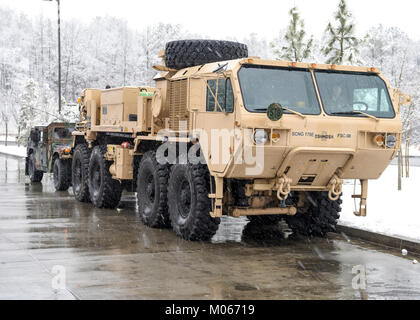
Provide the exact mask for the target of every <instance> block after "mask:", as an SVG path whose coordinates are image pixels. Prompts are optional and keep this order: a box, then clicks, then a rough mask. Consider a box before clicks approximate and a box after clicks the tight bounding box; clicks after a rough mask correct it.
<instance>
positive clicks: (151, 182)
mask: <svg viewBox="0 0 420 320" xmlns="http://www.w3.org/2000/svg"><path fill="white" fill-rule="evenodd" d="M169 170H170V167H169V165H167V164H159V162H158V161H157V159H156V152H154V151H148V152H146V153H145V154H144V155H143V157H142V159H141V162H140V164H139V168H138V174H137V203H138V206H139V213H140V217H141V218H142V220H143V222H144V224H145V225H147V226H149V227H152V228H166V227H170V226H171V222H170V220H169V213H168V180H169Z"/></svg>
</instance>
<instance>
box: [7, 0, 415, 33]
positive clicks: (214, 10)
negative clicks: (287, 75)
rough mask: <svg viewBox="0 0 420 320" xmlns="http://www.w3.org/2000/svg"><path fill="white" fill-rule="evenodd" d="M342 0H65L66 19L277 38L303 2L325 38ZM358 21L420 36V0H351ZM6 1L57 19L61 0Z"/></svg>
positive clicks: (313, 27)
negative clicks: (99, 19)
mask: <svg viewBox="0 0 420 320" xmlns="http://www.w3.org/2000/svg"><path fill="white" fill-rule="evenodd" d="M338 2H339V0H318V1H317V0H254V1H236V0H206V1H204V0H195V1H194V0H156V1H153V0H152V1H151V0H148V1H141V0H114V1H111V0H61V11H62V18H63V19H71V18H80V19H82V20H83V21H86V22H89V21H90V20H91V19H92V18H93V17H95V16H104V15H110V16H116V17H123V18H126V19H127V20H128V22H129V24H130V26H132V27H133V28H135V29H139V30H141V29H143V28H144V27H145V26H146V25H149V24H153V23H157V22H167V23H179V24H182V25H183V26H184V27H185V29H186V30H188V31H190V32H192V33H198V34H202V35H209V36H211V37H213V38H226V37H236V38H239V39H240V38H242V37H245V36H247V35H249V34H250V33H252V32H255V33H257V34H259V35H260V37H262V38H265V39H271V38H273V37H275V36H276V35H277V33H278V31H279V30H280V29H282V28H285V27H286V26H287V23H288V20H289V17H288V11H289V9H290V8H291V7H292V6H293V5H297V6H298V8H299V9H300V11H301V15H302V17H303V18H304V19H305V23H306V29H307V31H308V33H311V34H314V35H315V36H317V37H320V36H321V35H322V33H323V31H324V30H325V27H326V25H327V23H328V21H329V20H330V19H331V18H332V17H333V13H334V12H335V11H336V9H337V4H338ZM347 3H348V6H349V8H350V10H351V11H352V12H353V15H354V18H355V19H356V22H357V33H358V34H359V35H361V34H364V33H365V32H366V31H367V30H368V29H369V28H370V27H371V26H375V25H378V24H380V23H382V24H383V25H385V26H397V27H399V28H401V29H402V30H403V31H405V32H407V33H408V34H409V36H410V37H412V38H413V39H416V40H419V39H420V18H419V17H420V1H419V0H348V1H347ZM0 4H2V5H6V6H9V7H11V8H16V9H18V10H21V11H24V12H25V13H26V14H28V15H30V16H36V15H37V14H40V13H42V14H43V15H44V16H46V17H51V18H54V19H55V17H56V10H57V9H56V4H55V1H54V3H53V2H47V1H45V0H0Z"/></svg>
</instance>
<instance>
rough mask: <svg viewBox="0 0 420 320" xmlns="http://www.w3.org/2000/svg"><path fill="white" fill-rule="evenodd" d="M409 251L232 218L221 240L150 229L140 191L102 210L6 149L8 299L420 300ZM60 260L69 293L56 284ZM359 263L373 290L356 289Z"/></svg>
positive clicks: (0, 236) (1, 174)
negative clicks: (34, 177)
mask: <svg viewBox="0 0 420 320" xmlns="http://www.w3.org/2000/svg"><path fill="white" fill-rule="evenodd" d="M408 258H409V257H408ZM408 258H403V257H400V256H399V253H398V252H395V251H387V250H385V249H383V248H380V247H376V246H373V245H369V244H366V243H362V242H359V241H354V240H350V239H349V240H347V239H346V238H345V237H343V236H341V235H331V236H330V237H329V238H328V239H306V238H304V239H302V238H295V237H293V235H291V236H290V232H289V230H287V227H285V226H281V225H280V226H275V227H263V228H261V227H259V226H256V225H253V224H250V223H248V220H247V219H245V218H242V219H234V218H226V219H223V221H222V224H221V226H220V228H219V231H218V233H217V234H216V235H215V236H214V238H213V239H212V242H211V243H195V242H187V241H183V240H181V239H179V238H177V237H176V236H175V235H174V233H173V232H172V231H171V230H170V229H164V230H158V229H150V228H147V227H145V226H144V225H143V224H142V222H141V220H140V218H139V215H138V213H137V210H136V201H135V197H134V195H133V194H128V193H127V194H124V196H123V200H122V203H121V205H120V207H119V208H118V209H117V210H103V209H96V208H94V207H92V205H91V204H83V203H79V202H76V201H75V200H74V199H73V197H72V194H71V191H69V192H55V190H54V187H53V185H52V181H51V177H49V176H48V175H45V176H44V180H43V183H42V184H33V185H31V184H30V183H29V182H28V179H27V178H26V177H25V176H24V161H23V160H17V159H16V158H11V157H7V156H3V155H0V298H2V299H19V298H23V299H173V298H175V299H190V298H193V299H361V298H369V299H394V298H408V299H418V298H420V267H419V265H413V264H412V263H411V261H410V259H408ZM54 266H63V267H64V269H65V272H66V273H65V275H66V284H67V286H66V290H54V289H53V288H52V286H51V283H52V280H53V279H54V277H55V274H54V273H53V272H52V270H53V267H54ZM357 266H362V267H363V268H364V270H366V277H367V278H366V279H367V288H366V290H360V288H356V289H354V288H353V287H352V280H353V282H354V277H355V276H356V274H353V273H352V270H354V268H355V267H357ZM356 269H357V268H356Z"/></svg>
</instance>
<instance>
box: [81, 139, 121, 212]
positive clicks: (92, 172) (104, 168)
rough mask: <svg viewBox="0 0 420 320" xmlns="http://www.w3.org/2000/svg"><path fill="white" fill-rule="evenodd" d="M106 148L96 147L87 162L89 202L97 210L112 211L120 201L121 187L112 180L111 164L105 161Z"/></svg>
mask: <svg viewBox="0 0 420 320" xmlns="http://www.w3.org/2000/svg"><path fill="white" fill-rule="evenodd" d="M105 153H106V146H104V145H102V146H96V147H95V148H93V150H92V154H91V155H90V161H89V178H88V181H89V194H90V200H91V201H92V203H93V205H94V206H95V207H97V208H108V209H114V208H115V207H116V206H117V205H118V203H119V202H120V199H121V193H122V185H121V183H120V182H119V181H118V180H115V179H112V175H111V173H110V172H109V167H110V166H111V164H112V162H111V161H108V160H106V159H105Z"/></svg>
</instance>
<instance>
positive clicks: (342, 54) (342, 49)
mask: <svg viewBox="0 0 420 320" xmlns="http://www.w3.org/2000/svg"><path fill="white" fill-rule="evenodd" d="M334 19H335V23H332V22H329V23H328V26H327V29H326V30H325V32H326V45H325V46H324V47H323V50H322V51H323V53H324V54H325V55H326V56H327V61H326V62H327V63H329V64H344V63H350V64H353V63H355V62H357V56H358V54H359V50H358V46H359V42H360V41H359V39H357V37H356V36H355V24H354V22H353V18H352V14H351V12H350V11H349V10H348V9H347V4H346V1H345V0H340V3H339V5H338V11H337V12H336V13H335V16H334Z"/></svg>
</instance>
